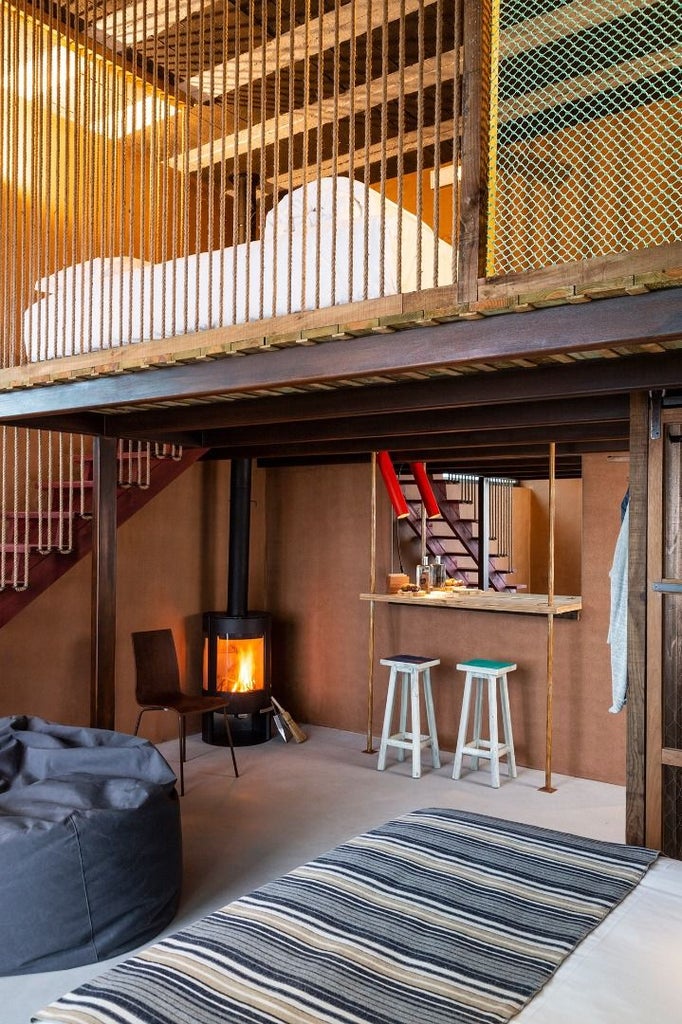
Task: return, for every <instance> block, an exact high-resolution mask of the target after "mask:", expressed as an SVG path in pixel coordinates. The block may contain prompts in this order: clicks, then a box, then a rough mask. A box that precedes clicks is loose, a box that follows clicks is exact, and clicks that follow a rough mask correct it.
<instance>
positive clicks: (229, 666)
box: [216, 636, 265, 693]
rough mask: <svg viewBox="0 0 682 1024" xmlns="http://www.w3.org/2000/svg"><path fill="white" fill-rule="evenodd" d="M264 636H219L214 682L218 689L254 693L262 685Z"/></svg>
mask: <svg viewBox="0 0 682 1024" xmlns="http://www.w3.org/2000/svg"><path fill="white" fill-rule="evenodd" d="M264 643H265V641H264V638H263V637H262V636H259V637H255V638H249V639H247V640H235V639H233V638H227V637H218V638H217V649H216V685H217V689H218V691H219V692H224V693H253V691H254V690H262V689H264V687H265V679H264V675H263V667H264V664H265V658H264Z"/></svg>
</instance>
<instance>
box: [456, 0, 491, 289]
mask: <svg viewBox="0 0 682 1024" xmlns="http://www.w3.org/2000/svg"><path fill="white" fill-rule="evenodd" d="M489 26H490V3H489V0H481V2H480V3H465V4H464V32H463V36H464V46H463V50H464V64H463V69H462V112H461V116H462V150H461V152H462V180H461V182H460V187H459V210H460V212H459V240H458V242H459V244H458V247H457V260H458V266H457V301H458V302H475V301H476V300H477V298H478V280H479V278H481V277H484V275H485V244H486V213H487V210H486V205H485V201H484V196H485V195H486V185H487V166H488V162H487V154H488V125H489V110H488V106H489V100H488V96H489V89H490V85H489V81H490V41H489V38H488V35H489ZM453 244H454V239H453Z"/></svg>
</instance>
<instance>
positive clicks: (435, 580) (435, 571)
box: [431, 555, 446, 590]
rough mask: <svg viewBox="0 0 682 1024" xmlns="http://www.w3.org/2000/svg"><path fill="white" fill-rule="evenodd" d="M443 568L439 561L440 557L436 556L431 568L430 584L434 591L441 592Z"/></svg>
mask: <svg viewBox="0 0 682 1024" xmlns="http://www.w3.org/2000/svg"><path fill="white" fill-rule="evenodd" d="M445 576H446V572H445V566H444V565H443V562H442V560H441V556H440V555H436V557H435V559H434V563H433V565H432V566H431V583H432V586H433V588H434V590H442V589H443V585H444V584H445Z"/></svg>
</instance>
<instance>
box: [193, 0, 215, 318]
mask: <svg viewBox="0 0 682 1024" xmlns="http://www.w3.org/2000/svg"><path fill="white" fill-rule="evenodd" d="M200 17H201V22H202V24H203V20H204V4H203V3H202V4H201V15H200ZM200 53H201V54H205V57H204V59H205V60H207V61H208V66H209V69H210V70H209V75H208V85H209V89H208V92H209V97H210V98H209V102H208V122H209V126H210V135H209V140H208V167H209V174H208V194H207V197H206V200H207V203H206V205H207V207H208V213H207V217H206V219H207V233H208V238H207V241H206V245H202V244H201V243H200V241H199V240H197V241H196V243H195V246H194V248H195V250H196V252H197V253H200V252H201V251H202V249H205V250H206V254H207V256H206V259H207V263H208V266H207V268H206V271H205V273H206V292H207V294H206V299H205V303H206V306H207V308H208V309H207V317H208V323H209V324H213V322H214V321H213V288H214V283H213V278H214V267H213V253H214V251H215V245H214V239H215V128H214V126H215V66H216V56H215V40H214V32H213V25H212V24H209V40H208V47H206V46H205V45H204V46H203V47H201V49H200ZM202 83H203V76H202ZM200 107H201V110H202V111H203V109H204V104H203V103H201V104H200ZM202 137H203V136H200V138H199V145H201V138H202ZM200 182H201V172H200V171H197V187H198V188H199V189H200V188H201V184H200ZM197 273H198V274H199V280H201V278H202V277H203V271H202V269H201V266H200V257H199V256H197ZM197 308H199V288H198V287H197Z"/></svg>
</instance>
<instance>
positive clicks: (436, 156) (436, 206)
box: [433, 0, 454, 288]
mask: <svg viewBox="0 0 682 1024" xmlns="http://www.w3.org/2000/svg"><path fill="white" fill-rule="evenodd" d="M442 76H443V0H437V2H436V88H435V93H434V145H433V234H434V239H433V285H434V287H436V288H437V287H438V285H439V284H440V275H439V256H440V246H439V244H438V242H439V239H440V162H441V161H440V147H441V105H442V102H443V89H442V81H441V79H442ZM453 171H454V168H453Z"/></svg>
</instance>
